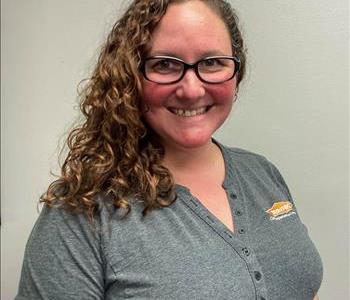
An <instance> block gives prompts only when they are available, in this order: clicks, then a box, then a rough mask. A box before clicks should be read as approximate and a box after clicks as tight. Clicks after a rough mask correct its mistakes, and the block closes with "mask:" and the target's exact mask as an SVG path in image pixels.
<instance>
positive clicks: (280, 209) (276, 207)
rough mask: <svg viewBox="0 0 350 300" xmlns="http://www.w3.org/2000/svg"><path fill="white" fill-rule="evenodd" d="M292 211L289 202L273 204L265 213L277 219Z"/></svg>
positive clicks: (291, 205)
mask: <svg viewBox="0 0 350 300" xmlns="http://www.w3.org/2000/svg"><path fill="white" fill-rule="evenodd" d="M292 210H293V204H292V203H290V202H289V201H280V202H275V203H274V204H273V205H272V207H271V208H269V209H268V210H267V211H266V212H267V213H268V214H269V215H270V216H271V218H277V217H279V216H282V215H286V214H288V213H289V212H291V211H292Z"/></svg>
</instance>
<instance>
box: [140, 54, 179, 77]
mask: <svg viewBox="0 0 350 300" xmlns="http://www.w3.org/2000/svg"><path fill="white" fill-rule="evenodd" d="M146 67H147V70H148V72H156V73H162V74H167V73H172V72H179V71H181V70H182V63H181V62H179V61H177V60H174V59H171V58H154V59H150V60H148V61H147V65H146Z"/></svg>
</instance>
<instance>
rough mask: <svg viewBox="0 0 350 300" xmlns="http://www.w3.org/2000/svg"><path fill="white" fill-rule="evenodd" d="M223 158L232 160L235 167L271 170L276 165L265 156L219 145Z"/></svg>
mask: <svg viewBox="0 0 350 300" xmlns="http://www.w3.org/2000/svg"><path fill="white" fill-rule="evenodd" d="M221 149H222V151H223V154H224V156H226V157H225V158H226V159H228V160H230V161H232V162H233V164H234V165H235V166H236V167H238V168H239V167H241V168H242V167H249V168H253V169H261V168H262V169H265V170H266V171H272V169H276V166H275V165H274V164H273V163H272V162H271V161H270V160H268V159H267V158H266V157H265V156H263V155H261V154H258V153H255V152H252V151H248V150H245V149H241V148H236V147H227V146H223V145H221Z"/></svg>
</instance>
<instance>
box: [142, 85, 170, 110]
mask: <svg viewBox="0 0 350 300" xmlns="http://www.w3.org/2000/svg"><path fill="white" fill-rule="evenodd" d="M171 93H172V91H170V89H169V87H168V86H165V85H159V84H156V83H154V82H149V81H144V82H143V84H142V95H141V96H142V97H141V99H142V104H143V105H149V106H161V105H162V104H163V103H164V100H165V99H167V98H168V96H169V95H170V94H171Z"/></svg>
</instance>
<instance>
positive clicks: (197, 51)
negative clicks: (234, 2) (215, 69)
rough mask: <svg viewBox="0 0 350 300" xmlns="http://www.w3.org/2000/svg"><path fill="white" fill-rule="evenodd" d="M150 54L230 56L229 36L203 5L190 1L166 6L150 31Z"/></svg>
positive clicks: (221, 23) (211, 11)
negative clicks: (162, 14) (163, 12)
mask: <svg viewBox="0 0 350 300" xmlns="http://www.w3.org/2000/svg"><path fill="white" fill-rule="evenodd" d="M149 49H150V51H149V52H150V54H151V55H159V54H163V55H175V56H177V57H180V58H183V59H198V58H199V57H198V56H204V55H206V54H208V55H220V54H221V55H231V54H232V47H231V38H230V35H229V32H228V30H227V28H226V25H225V23H224V22H223V21H222V19H221V18H220V17H219V16H218V14H217V13H216V12H214V11H213V9H212V8H210V7H209V6H208V5H207V4H205V3H204V2H203V1H199V0H191V1H185V2H180V3H174V4H171V5H169V7H168V9H167V11H166V13H165V15H164V16H163V17H162V19H161V20H160V22H159V23H158V25H157V26H156V28H155V30H154V31H153V33H152V41H151V43H150V45H149Z"/></svg>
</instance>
